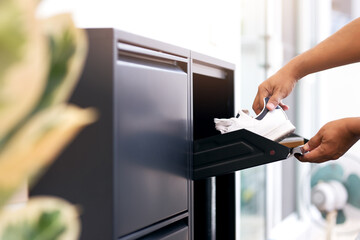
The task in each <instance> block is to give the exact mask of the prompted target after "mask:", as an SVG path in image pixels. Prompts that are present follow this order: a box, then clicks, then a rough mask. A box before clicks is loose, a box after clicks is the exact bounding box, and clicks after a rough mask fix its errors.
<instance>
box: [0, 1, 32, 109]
mask: <svg viewBox="0 0 360 240" xmlns="http://www.w3.org/2000/svg"><path fill="white" fill-rule="evenodd" d="M24 21H26V18H24V16H23V14H22V11H21V9H20V8H19V6H18V5H17V4H16V2H15V1H12V0H2V1H0V87H1V84H2V82H3V81H2V80H3V79H2V78H3V76H4V73H5V72H6V71H7V70H8V69H9V67H10V66H11V65H13V64H14V63H16V62H17V61H20V60H21V58H22V57H23V56H24V50H25V49H24V48H25V44H26V42H27V40H28V36H27V32H26V29H24V28H25V25H26V24H25V22H24ZM0 103H1V102H0ZM1 106H2V105H1V104H0V108H1Z"/></svg>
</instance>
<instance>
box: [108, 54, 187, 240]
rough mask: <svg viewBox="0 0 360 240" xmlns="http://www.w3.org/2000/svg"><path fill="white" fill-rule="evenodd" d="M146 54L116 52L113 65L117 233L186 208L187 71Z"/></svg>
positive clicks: (128, 230) (166, 216) (156, 220)
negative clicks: (117, 53)
mask: <svg viewBox="0 0 360 240" xmlns="http://www.w3.org/2000/svg"><path fill="white" fill-rule="evenodd" d="M136 49H137V50H139V48H136ZM130 50H132V49H131V48H130ZM140 50H141V49H140ZM144 52H145V55H146V56H145V57H144V54H141V55H138V52H130V53H129V52H125V53H123V52H119V57H118V60H117V63H116V64H115V85H114V92H115V93H116V94H115V105H114V112H115V123H114V124H115V132H114V133H115V165H114V166H115V169H114V170H115V172H116V174H115V186H116V189H115V200H114V205H115V225H116V227H115V229H116V231H117V232H116V234H117V236H123V235H126V234H129V233H131V232H133V231H136V230H138V229H141V228H144V227H146V226H148V225H151V224H153V223H156V222H159V221H161V220H164V219H166V218H169V217H171V216H173V215H175V214H178V213H181V212H183V211H186V210H187V208H188V206H187V203H188V180H187V178H188V169H187V167H188V161H189V159H188V154H189V140H188V139H189V136H188V135H189V134H188V108H187V107H188V96H187V88H188V75H187V73H186V72H185V71H184V70H183V69H182V68H181V67H180V66H178V65H177V63H176V62H173V61H170V62H168V61H167V60H168V59H167V58H166V57H167V56H164V57H165V58H164V59H159V58H158V57H159V56H156V58H152V57H153V56H151V55H147V52H146V51H144ZM160 57H162V56H161V55H160Z"/></svg>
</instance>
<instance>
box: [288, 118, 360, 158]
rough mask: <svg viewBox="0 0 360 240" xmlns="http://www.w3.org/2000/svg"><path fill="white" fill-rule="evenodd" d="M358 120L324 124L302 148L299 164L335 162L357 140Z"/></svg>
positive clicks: (359, 121)
mask: <svg viewBox="0 0 360 240" xmlns="http://www.w3.org/2000/svg"><path fill="white" fill-rule="evenodd" d="M359 126H360V118H344V119H339V120H335V121H332V122H329V123H327V124H325V125H324V126H323V127H322V128H321V129H320V130H319V132H318V133H317V134H316V135H315V136H314V137H312V138H311V139H310V140H309V141H308V142H307V143H306V144H305V145H304V147H303V152H308V153H306V154H304V155H295V157H296V158H297V159H299V160H300V161H301V162H312V163H321V162H325V161H328V160H336V159H338V158H339V157H341V156H342V155H343V154H344V153H345V152H346V151H347V150H349V148H350V147H351V146H352V145H354V144H355V143H356V142H357V141H358V140H359V136H360V135H359V133H358V131H359V130H358V129H359Z"/></svg>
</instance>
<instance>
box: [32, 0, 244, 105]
mask: <svg viewBox="0 0 360 240" xmlns="http://www.w3.org/2000/svg"><path fill="white" fill-rule="evenodd" d="M38 12H39V16H41V17H44V16H49V15H53V14H55V13H59V12H70V13H72V14H73V17H74V21H75V23H76V25H77V26H78V27H82V28H94V27H113V28H118V29H121V30H124V31H127V32H131V33H135V34H139V35H143V36H146V37H149V38H153V39H156V40H160V41H163V42H167V43H170V44H173V45H177V46H180V47H184V48H188V49H191V50H193V51H197V52H200V53H204V54H206V55H209V56H213V57H216V58H220V59H222V60H225V61H228V62H232V63H234V64H236V74H235V92H236V93H235V106H236V108H238V106H239V105H240V84H238V83H237V82H238V81H240V77H239V72H240V67H239V66H240V57H241V56H240V54H241V53H240V49H241V46H240V37H241V2H240V0H182V1H171V0H118V1H116V0H91V1H87V0H62V1H59V0H43V1H42V2H41V5H40V6H39V11H38Z"/></svg>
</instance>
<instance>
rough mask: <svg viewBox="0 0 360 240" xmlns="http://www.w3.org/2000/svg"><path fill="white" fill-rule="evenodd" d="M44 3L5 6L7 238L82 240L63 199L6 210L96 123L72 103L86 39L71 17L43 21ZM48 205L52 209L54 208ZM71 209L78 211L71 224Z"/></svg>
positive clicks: (2, 222) (1, 160)
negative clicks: (40, 7) (40, 14)
mask: <svg viewBox="0 0 360 240" xmlns="http://www.w3.org/2000/svg"><path fill="white" fill-rule="evenodd" d="M37 4H38V1H36V0H1V1H0V126H1V128H0V210H1V212H0V239H2V240H12V239H16V240H22V239H24V240H31V239H34V240H45V239H46V240H50V239H54V240H55V239H56V240H58V239H66V240H72V239H77V237H78V236H79V230H78V229H79V227H77V228H74V227H72V226H70V225H69V224H72V225H73V226H79V225H80V224H79V223H75V224H74V222H78V221H79V220H78V213H77V210H76V208H75V207H73V206H71V205H70V204H69V203H67V202H65V201H63V200H59V199H55V198H51V197H49V198H43V199H41V204H38V202H39V201H35V205H36V204H38V206H37V207H35V208H34V207H32V208H31V204H32V199H30V200H29V201H28V203H27V204H26V206H24V207H22V208H21V209H19V210H18V211H13V210H9V209H8V208H4V206H6V204H7V203H8V201H9V199H10V198H11V197H12V196H13V194H14V193H16V191H17V190H19V189H20V187H21V186H23V185H24V184H27V183H29V184H30V186H29V187H31V186H32V185H33V184H34V183H35V180H36V179H38V178H39V176H41V174H42V173H43V171H44V170H46V169H47V167H48V166H49V165H50V164H51V163H52V162H53V161H54V160H55V159H56V156H57V155H58V154H59V153H60V152H61V151H62V150H63V148H64V147H65V146H66V145H67V144H69V142H70V141H71V140H72V139H73V138H74V137H75V136H76V135H77V133H78V132H79V131H80V130H81V129H82V128H83V127H85V126H86V125H88V124H91V123H92V122H94V121H95V120H96V112H95V111H94V110H93V109H81V108H79V107H77V106H74V105H69V104H67V101H68V99H69V97H70V95H71V93H72V91H73V89H74V87H75V86H76V83H77V81H78V79H79V76H80V74H81V71H82V68H83V65H84V62H85V58H86V53H87V39H86V35H85V33H84V32H83V30H81V29H78V28H76V27H75V25H74V23H73V21H72V17H71V16H70V15H69V14H59V15H56V16H53V17H50V18H48V19H38V18H37V17H36V9H37ZM59 202H61V204H59ZM46 203H50V205H51V203H53V204H52V205H51V206H52V209H51V210H48V209H46V206H47V204H46ZM28 209H32V210H31V211H30V210H29V211H28ZM33 209H36V211H33ZM64 209H67V210H66V211H70V212H72V213H71V214H69V215H68V216H71V221H70V220H69V219H67V218H66V215H64V211H65V210H64ZM29 212H30V213H31V215H29V216H28V215H26V214H27V213H29ZM25 213H26V214H25ZM25 215H26V216H25ZM14 219H15V220H14ZM71 231H72V232H73V234H71V233H70V234H69V232H71ZM64 236H66V238H65V237H64Z"/></svg>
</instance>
